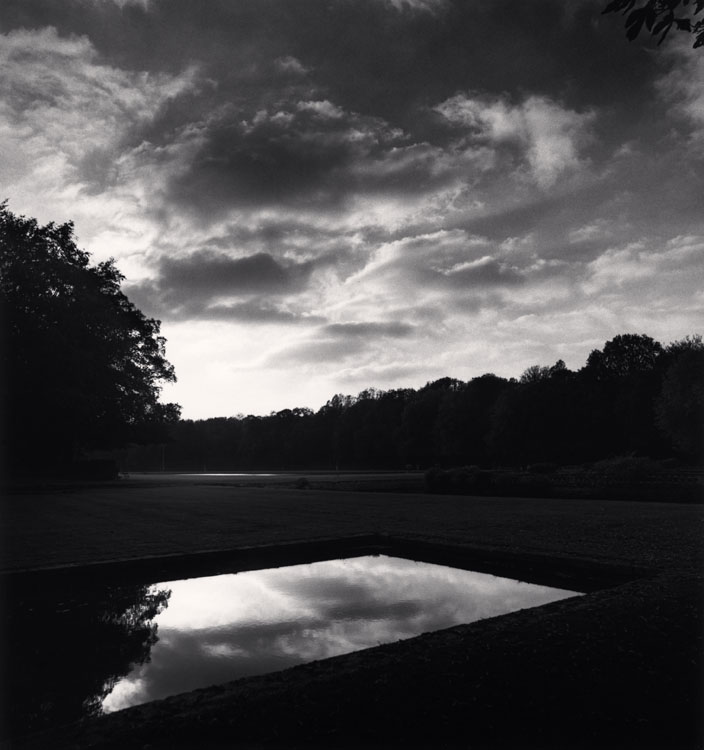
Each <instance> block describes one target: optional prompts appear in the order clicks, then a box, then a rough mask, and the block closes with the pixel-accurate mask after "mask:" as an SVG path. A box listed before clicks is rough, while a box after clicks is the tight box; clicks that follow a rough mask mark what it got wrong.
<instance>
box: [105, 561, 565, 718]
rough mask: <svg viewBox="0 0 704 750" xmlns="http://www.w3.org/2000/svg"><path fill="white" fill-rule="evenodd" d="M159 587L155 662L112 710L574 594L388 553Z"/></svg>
mask: <svg viewBox="0 0 704 750" xmlns="http://www.w3.org/2000/svg"><path fill="white" fill-rule="evenodd" d="M155 587H156V588H159V589H170V590H171V598H170V600H169V604H168V606H167V607H166V609H165V610H164V611H163V612H161V613H160V614H158V615H157V617H156V618H155V620H154V623H155V624H156V625H157V626H158V629H157V635H158V641H157V642H156V644H154V645H153V646H152V650H151V659H150V661H149V662H147V663H144V664H142V665H138V666H136V667H135V668H134V669H133V670H132V671H131V672H130V673H129V674H128V675H127V676H126V677H124V678H123V679H121V680H120V681H118V682H117V683H116V684H115V686H114V688H113V690H112V692H110V693H109V694H108V695H107V696H106V698H105V699H104V701H103V710H104V711H106V712H111V711H117V710H120V709H122V708H127V707H129V706H132V705H136V704H139V703H145V702H147V701H151V700H156V699H159V698H164V697H166V696H168V695H175V694H177V693H181V692H185V691H188V690H194V689H196V688H199V687H206V686H208V685H214V684H218V683H222V682H227V681H230V680H234V679H238V678H240V677H246V676H251V675H255V674H265V673H267V672H273V671H277V670H281V669H284V668H286V667H290V666H293V665H295V664H301V663H304V662H308V661H314V660H317V659H324V658H327V657H330V656H336V655H339V654H345V653H349V652H351V651H357V650H360V649H364V648H369V647H371V646H376V645H379V644H381V643H389V642H392V641H397V640H401V639H404V638H410V637H412V636H415V635H419V634H420V633H426V632H431V631H433V630H439V629H441V628H446V627H450V626H452V625H456V624H459V623H467V622H473V621H475V620H479V619H483V618H486V617H493V616H496V615H499V614H505V613H507V612H512V611H515V610H518V609H524V608H526V607H534V606H537V605H540V604H545V603H547V602H551V601H556V600H558V599H564V598H566V597H569V596H574V595H575V593H576V592H572V591H564V590H561V589H554V588H549V587H546V586H537V585H534V584H529V583H523V582H520V581H513V580H511V579H508V578H498V577H496V576H492V575H488V574H484V573H474V572H470V571H465V570H459V569H456V568H448V567H445V566H441V565H433V564H429V563H419V562H414V561H412V560H405V559H401V558H394V557H387V556H384V555H380V556H367V557H357V558H349V559H344V560H329V561H324V562H316V563H311V564H307V565H295V566H289V567H285V568H272V569H270V570H255V571H247V572H243V573H237V574H228V575H219V576H212V577H207V578H193V579H188V580H181V581H169V582H163V583H157V584H155Z"/></svg>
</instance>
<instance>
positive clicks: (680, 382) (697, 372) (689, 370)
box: [655, 336, 704, 461]
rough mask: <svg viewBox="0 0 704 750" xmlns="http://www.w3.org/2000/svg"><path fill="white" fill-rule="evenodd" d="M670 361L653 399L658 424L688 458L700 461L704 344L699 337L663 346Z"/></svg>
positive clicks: (702, 451) (703, 431)
mask: <svg viewBox="0 0 704 750" xmlns="http://www.w3.org/2000/svg"><path fill="white" fill-rule="evenodd" d="M666 354H667V355H668V358H669V359H670V360H671V364H670V366H669V367H668V369H667V371H666V373H665V376H664V378H663V381H662V389H661V391H660V394H659V396H658V399H657V401H656V406H655V410H656V419H657V424H658V426H659V427H660V428H661V429H662V430H663V431H664V432H665V434H666V435H667V436H668V437H669V438H670V439H671V440H672V442H673V444H674V446H675V447H676V448H677V449H678V450H679V451H681V452H682V453H684V454H685V455H686V456H687V457H689V458H694V459H698V460H699V461H702V460H704V343H702V339H701V336H695V337H692V338H687V339H684V340H682V341H678V342H675V343H674V344H672V345H671V346H669V347H667V349H666Z"/></svg>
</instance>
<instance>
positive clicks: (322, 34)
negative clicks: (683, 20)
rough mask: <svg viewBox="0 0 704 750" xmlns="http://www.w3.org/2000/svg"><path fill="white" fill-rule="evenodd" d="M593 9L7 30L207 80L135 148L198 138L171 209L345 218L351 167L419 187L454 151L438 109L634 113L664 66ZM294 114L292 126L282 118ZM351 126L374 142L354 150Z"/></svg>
mask: <svg viewBox="0 0 704 750" xmlns="http://www.w3.org/2000/svg"><path fill="white" fill-rule="evenodd" d="M595 5H596V3H594V2H591V3H590V2H581V3H577V4H576V5H575V6H574V8H576V10H575V9H574V8H573V9H572V10H571V11H570V12H569V13H568V12H566V11H565V9H564V7H563V4H562V3H561V2H558V0H536V1H535V2H533V3H530V4H525V5H523V4H521V5H517V4H516V3H509V2H508V0H500V1H494V2H488V1H486V0H481V1H478V2H473V3H449V2H448V3H393V2H391V1H390V0H389V1H388V2H386V1H385V0H360V1H359V2H355V3H350V2H344V1H343V0H338V1H337V2H333V3H329V4H325V3H321V2H304V3H294V4H291V3H286V2H281V1H275V0H256V1H255V0H242V1H241V2H237V3H229V2H224V1H219V2H218V1H213V2H209V3H207V4H205V5H203V4H197V3H193V2H191V1H190V0H189V1H188V2H186V0H169V1H168V2H166V1H165V0H150V2H148V3H145V4H141V3H129V2H127V3H115V2H112V1H111V0H104V1H101V2H97V1H91V0H72V1H70V2H65V3H61V4H46V3H40V2H29V3H27V2H25V1H24V0H21V1H20V0H8V2H7V4H6V8H5V9H4V23H5V25H6V27H7V28H9V29H12V28H13V27H18V26H25V27H32V26H34V27H41V26H43V25H47V24H50V25H54V26H56V28H57V29H58V31H59V33H60V34H62V35H69V34H74V35H75V34H79V35H80V34H83V35H85V36H86V37H87V38H89V39H90V41H91V43H92V44H93V45H94V47H95V48H96V50H97V51H98V53H99V54H100V55H101V56H102V57H103V59H104V60H105V62H106V63H107V64H112V65H115V66H117V67H120V68H122V69H130V70H135V71H137V70H140V71H141V70H144V71H151V72H168V73H171V74H175V73H181V72H182V71H183V70H185V69H186V68H188V67H194V68H195V69H197V70H198V75H199V80H200V85H199V86H197V87H196V88H195V89H194V90H192V91H189V92H182V93H181V94H180V95H179V96H175V97H172V98H171V99H170V101H169V102H166V103H165V104H164V106H163V107H162V108H161V110H160V112H159V113H158V114H157V115H156V116H155V117H154V118H153V119H151V120H150V121H149V122H148V123H139V124H138V125H135V127H134V128H133V132H132V134H131V136H130V138H131V143H130V145H132V146H134V145H135V144H139V143H140V142H142V141H145V142H148V143H151V144H155V145H157V146H159V145H163V144H165V143H169V142H171V141H173V139H174V138H176V139H178V138H183V137H184V136H185V134H190V136H193V133H194V129H195V130H196V131H197V132H198V135H199V138H200V141H199V143H200V146H199V148H198V149H197V150H196V153H195V154H194V155H193V156H192V157H191V158H192V161H190V163H188V164H187V165H186V167H185V169H184V170H182V171H181V172H180V173H179V174H178V175H177V176H174V177H173V178H172V179H173V182H172V184H171V187H170V193H169V195H170V196H171V197H172V198H175V199H177V200H179V201H180V202H181V204H182V205H184V206H193V207H195V208H198V209H200V211H201V212H203V213H205V214H207V213H208V211H211V212H218V211H223V210H225V209H226V208H227V207H228V206H231V205H233V204H235V205H236V204H249V205H259V204H260V203H261V202H262V201H263V202H265V203H275V204H276V203H282V202H283V203H294V204H296V205H302V204H303V205H305V204H310V203H317V204H318V205H320V206H325V205H335V204H336V203H337V202H339V201H340V200H343V199H344V197H345V196H346V195H347V193H348V192H349V191H350V190H352V189H354V187H355V186H354V185H350V184H349V182H350V179H351V176H350V174H349V168H350V166H351V165H352V164H353V163H354V162H357V161H359V159H360V158H361V157H362V156H363V155H365V154H366V155H367V156H370V155H372V156H375V157H378V159H379V164H378V166H379V169H378V170H374V169H367V171H366V174H365V177H364V179H363V180H362V181H361V184H358V185H357V186H356V189H358V190H361V191H364V190H365V189H388V190H393V189H395V190H398V191H404V190H409V189H411V188H412V186H414V185H416V186H417V185H419V184H423V182H424V181H427V180H428V179H429V176H430V175H431V170H430V169H429V168H428V166H429V165H428V164H427V163H426V162H432V161H433V160H434V159H436V158H437V155H438V154H437V153H436V152H434V151H433V149H432V146H441V147H442V146H445V145H447V143H448V141H449V139H451V138H452V134H451V133H450V132H449V131H448V129H447V128H446V127H445V124H444V123H442V122H441V118H438V116H437V113H435V112H433V107H434V106H436V105H437V104H438V103H439V102H442V101H444V100H446V99H448V98H449V97H452V96H454V95H455V94H456V93H457V92H458V91H469V90H472V89H478V88H481V89H482V90H483V91H485V92H493V93H495V94H503V93H504V92H508V93H509V94H514V95H518V94H519V92H520V95H525V93H526V92H535V93H538V94H540V93H545V92H548V93H549V94H550V95H553V96H554V95H555V92H558V94H557V95H558V97H559V98H560V99H561V100H563V101H564V102H565V104H566V105H567V106H571V107H577V108H579V107H580V105H581V103H582V102H583V101H585V100H587V101H589V102H590V104H594V103H596V104H601V103H607V104H609V105H610V106H613V107H615V108H617V109H618V110H619V111H620V112H622V113H626V112H628V111H633V109H634V106H635V105H634V104H633V102H634V101H637V102H640V101H641V100H642V99H643V97H642V93H643V87H644V85H645V84H646V82H648V80H649V78H648V73H649V72H650V70H651V69H652V65H653V63H652V61H650V60H648V59H647V55H644V54H643V53H642V50H636V49H634V48H632V47H629V46H628V45H624V44H623V43H622V40H621V39H620V38H618V37H619V34H620V33H621V30H620V29H619V28H617V27H618V25H617V24H614V23H613V22H612V21H611V22H610V19H609V20H608V21H606V22H604V21H603V20H602V19H599V18H598V16H596V17H595V14H594V6H595ZM431 11H432V12H431ZM507 21H510V29H509V28H508V24H507ZM604 37H607V38H609V39H611V38H612V37H613V39H614V40H616V39H617V38H618V41H619V43H614V44H608V45H604V47H603V49H604V52H603V54H602V55H600V56H599V57H598V58H596V59H595V57H594V56H593V55H591V54H587V53H586V52H587V50H591V49H593V47H594V45H595V44H598V43H599V41H600V40H603V38H604ZM582 53H584V54H582ZM565 60H568V61H569V67H568V69H567V71H566V70H565V65H564V61H565ZM306 100H309V101H316V100H317V101H329V102H332V103H333V104H334V106H336V107H339V108H341V111H343V112H344V113H346V115H345V119H344V120H338V121H334V120H335V118H328V121H327V122H324V121H323V118H317V122H314V120H316V118H315V117H314V116H313V113H312V112H310V111H309V112H308V113H307V115H308V116H307V118H306V116H305V114H306V113H304V112H301V111H298V110H296V108H295V107H296V104H297V103H298V102H302V101H306ZM624 105H627V107H626V106H624ZM287 108H288V109H287ZM218 110H219V114H217V115H216V116H213V113H214V112H217V111H218ZM262 112H263V113H265V114H266V117H264V118H263V119H261V120H260V121H259V122H257V121H256V117H257V114H258V113H262ZM287 112H288V115H292V116H293V117H294V118H295V119H294V120H293V121H292V122H291V121H289V122H286V120H285V118H279V120H278V121H277V120H276V119H275V118H276V116H277V114H283V115H285V114H286V113H287ZM349 113H356V114H355V115H354V116H352V115H350V114H349ZM352 117H354V118H355V120H356V121H353V119H351V118H352ZM243 121H246V122H248V123H249V125H248V127H247V128H243V125H242V123H243ZM384 123H385V124H384ZM387 126H388V128H392V129H393V128H399V127H400V128H401V130H402V131H403V132H404V133H406V134H407V135H408V137H409V139H410V140H409V141H408V142H406V143H405V144H403V145H404V148H405V149H410V150H406V151H402V152H393V153H392V154H391V153H389V154H386V155H382V154H381V153H380V152H379V146H380V145H383V146H384V148H385V149H386V150H390V148H391V147H393V146H398V145H399V144H396V143H393V142H392V141H393V139H392V138H390V131H386V132H384V129H385V128H386V127H387ZM611 126H612V127H611V130H612V131H614V130H618V128H620V127H621V123H620V122H619V121H618V120H617V121H615V122H612V123H611ZM350 128H352V129H354V130H355V131H357V132H358V133H361V134H362V136H363V138H362V142H354V141H352V140H351V139H350V138H349V135H350V132H349V131H350ZM365 138H366V141H365V140H364V139H365ZM372 141H374V142H375V144H374V145H372ZM428 144H430V146H429V145H428ZM375 149H376V151H375ZM414 150H415V153H414ZM400 157H403V158H400ZM410 157H412V158H410ZM399 162H404V163H403V164H399ZM382 167H383V168H382ZM109 173H110V169H109V158H108V156H106V155H102V156H101V155H100V154H97V153H96V154H94V155H93V156H91V157H89V158H88V159H87V160H86V164H85V176H86V177H87V178H91V179H93V180H100V177H101V175H109ZM357 177H358V176H357ZM434 177H435V178H436V179H437V178H438V175H437V174H434ZM352 182H354V179H352ZM375 183H377V184H376V188H375ZM99 184H102V183H99Z"/></svg>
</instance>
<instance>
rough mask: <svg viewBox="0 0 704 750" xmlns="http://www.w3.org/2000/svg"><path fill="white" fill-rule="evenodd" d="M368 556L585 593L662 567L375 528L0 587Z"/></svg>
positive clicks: (45, 573) (146, 579)
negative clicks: (386, 557) (376, 529)
mask: <svg viewBox="0 0 704 750" xmlns="http://www.w3.org/2000/svg"><path fill="white" fill-rule="evenodd" d="M370 554H385V555H389V556H393V557H402V558H406V559H413V560H418V561H420V562H427V563H435V564H438V565H446V566H449V567H454V568H460V569H464V570H475V571H477V572H481V573H489V574H493V575H496V576H502V577H506V578H514V579H518V580H523V581H527V582H529V583H537V584H540V585H545V586H552V587H554V588H562V589H569V590H574V591H579V592H583V593H590V592H593V591H598V590H600V589H604V588H611V587H613V586H619V585H621V584H624V583H628V582H630V581H634V580H637V579H641V578H649V577H652V576H654V575H656V574H657V573H659V572H660V571H659V570H658V569H657V568H650V567H644V566H642V565H634V564H629V563H623V562H613V561H604V560H595V559H592V558H583V557H574V556H565V555H550V554H545V553H534V552H526V551H517V550H514V549H507V548H496V547H488V546H481V545H476V544H471V545H468V544H461V543H448V542H446V541H436V540H432V539H428V538H419V537H415V536H400V535H392V534H383V533H374V534H353V535H347V536H335V537H322V538H314V539H305V540H293V541H287V542H279V543H274V544H260V545H254V546H245V547H233V548H226V549H216V550H202V551H198V552H189V553H172V554H166V555H150V556H144V557H138V558H134V557H132V558H120V559H111V560H102V561H97V562H90V563H72V564H68V565H56V566H45V567H39V568H26V569H16V570H3V571H0V587H4V588H6V589H7V590H10V591H11V590H14V589H15V587H19V588H23V589H24V588H25V587H28V588H32V589H34V588H35V587H37V586H41V585H42V584H44V585H49V584H51V585H52V586H54V585H61V584H62V583H65V584H70V585H71V586H88V587H90V586H95V585H103V584H112V585H120V584H125V585H129V584H146V583H154V582H161V581H169V580H177V579H181V578H195V577H202V576H210V575H219V574H222V573H234V572H243V571H246V570H262V569H265V568H275V567H284V566H287V565H296V564H304V563H311V562H318V561H322V560H331V559H337V558H341V557H358V556H361V555H370Z"/></svg>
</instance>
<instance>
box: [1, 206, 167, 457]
mask: <svg viewBox="0 0 704 750" xmlns="http://www.w3.org/2000/svg"><path fill="white" fill-rule="evenodd" d="M123 278H124V277H123V276H122V275H121V274H120V272H119V271H118V270H117V268H116V267H115V263H114V261H113V260H109V261H106V262H103V263H98V264H97V265H95V266H92V265H90V258H89V254H88V253H87V252H85V251H83V250H80V249H79V248H78V247H77V246H76V243H75V241H74V236H73V225H72V224H71V223H67V224H60V225H56V224H53V223H50V224H47V225H46V226H40V225H39V224H38V223H37V221H36V220H34V219H29V218H26V217H23V216H16V215H14V214H13V213H11V212H10V211H9V210H8V208H7V204H6V202H5V203H2V204H0V300H1V304H2V314H3V318H4V321H3V322H4V325H5V332H4V334H5V346H4V347H3V353H2V369H3V371H4V377H5V378H6V381H7V382H6V394H7V399H6V403H5V421H6V439H7V442H8V449H9V450H8V452H9V454H10V456H9V457H10V463H11V467H15V468H18V467H22V466H24V468H25V469H28V468H32V470H36V469H37V465H38V464H40V465H41V464H43V465H45V466H46V465H47V464H53V465H58V464H61V463H65V462H69V461H70V460H71V459H72V458H74V457H75V456H76V454H77V452H78V451H80V450H81V449H83V448H90V447H113V446H116V445H121V444H124V443H125V442H127V441H129V440H137V441H138V440H140V439H142V438H143V439H147V440H155V439H156V440H158V439H161V438H164V437H165V436H164V433H163V427H164V425H165V424H167V423H169V422H173V421H175V420H176V419H178V415H179V407H178V406H177V405H176V404H166V405H165V404H160V403H159V400H158V398H159V392H160V384H161V382H164V381H173V380H175V375H174V370H173V367H172V366H171V365H170V364H169V362H167V360H166V358H165V356H164V345H165V340H164V339H163V338H162V337H161V336H160V335H159V328H160V323H159V321H157V320H154V319H152V318H147V317H145V316H144V315H143V314H142V312H140V311H139V310H138V309H137V308H136V307H135V306H134V305H133V304H132V303H131V302H130V301H129V299H128V298H127V297H126V296H125V295H124V294H123V292H122V291H121V289H120V284H121V282H122V280H123Z"/></svg>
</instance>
